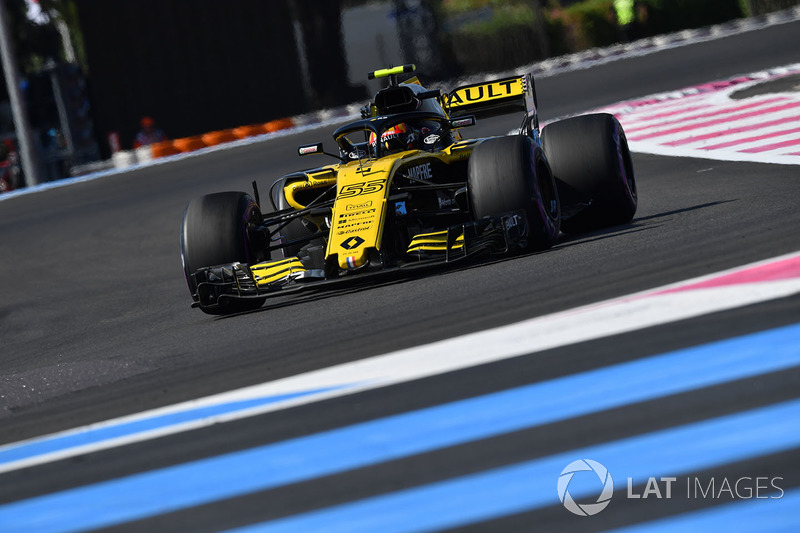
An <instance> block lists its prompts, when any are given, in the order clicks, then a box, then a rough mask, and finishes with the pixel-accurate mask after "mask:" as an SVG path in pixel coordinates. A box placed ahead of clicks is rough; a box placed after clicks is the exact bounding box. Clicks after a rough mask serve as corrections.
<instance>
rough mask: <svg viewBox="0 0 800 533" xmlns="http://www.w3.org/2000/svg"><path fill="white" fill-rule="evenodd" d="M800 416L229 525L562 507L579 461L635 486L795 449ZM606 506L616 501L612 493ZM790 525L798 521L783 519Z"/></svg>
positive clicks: (716, 427)
mask: <svg viewBox="0 0 800 533" xmlns="http://www.w3.org/2000/svg"><path fill="white" fill-rule="evenodd" d="M798 416H800V400H794V401H791V402H786V403H782V404H777V405H774V406H770V407H765V408H761V409H755V410H752V411H747V412H744V413H737V414H735V415H729V416H725V417H721V418H716V419H712V420H709V421H704V422H699V423H694V424H689V425H686V426H681V427H678V428H675V429H668V430H663V431H657V432H654V433H649V434H646V435H642V436H639V437H633V438H629V439H624V440H620V441H615V442H610V443H606V444H601V445H599V446H591V447H588V448H584V449H580V450H574V451H570V452H566V453H561V454H558V455H554V456H550V457H545V458H543V459H536V460H533V461H526V462H523V463H518V464H515V465H512V466H508V467H503V468H497V469H493V470H489V471H486V472H481V473H479V474H473V475H469V476H464V477H459V478H455V479H451V480H447V481H443V482H438V483H433V484H430V485H424V486H422V487H419V488H413V489H408V490H404V491H399V492H395V493H391V494H387V495H383V496H378V497H373V498H368V499H365V500H361V501H357V502H353V503H348V504H344V505H339V506H335V507H330V508H327V509H321V510H318V511H312V512H309V513H305V514H300V515H295V516H290V517H287V518H284V519H279V520H274V521H271V522H264V523H261V524H254V525H251V526H247V527H243V528H239V529H235V530H232V531H235V533H257V532H258V533H262V532H263V533H288V532H299V531H302V532H303V533H315V532H320V533H321V532H323V531H324V532H325V533H339V532H341V533H344V532H347V533H371V532H373V531H381V532H382V533H401V532H411V531H432V530H439V529H445V528H454V527H459V526H464V525H468V524H473V523H475V522H481V521H487V520H492V519H497V518H501V517H503V516H508V515H511V514H516V513H521V512H525V511H533V510H536V509H540V508H543V507H548V506H551V505H559V504H560V501H559V499H558V495H557V489H556V486H557V482H558V478H559V475H560V473H561V471H562V469H563V468H564V467H566V466H567V465H568V464H569V463H571V462H572V461H575V460H577V459H583V458H587V459H593V460H595V461H598V462H600V463H601V464H603V465H604V466H605V467H606V468H608V472H609V474H611V476H612V477H613V478H614V480H615V485H614V487H615V488H617V489H619V488H622V487H625V486H626V483H627V478H628V477H631V478H633V480H634V484H635V485H638V484H640V483H644V482H646V481H647V479H648V478H649V477H651V476H655V477H661V476H670V475H675V474H679V473H681V472H694V471H697V470H699V469H702V468H708V467H713V466H717V465H724V464H728V463H732V462H736V461H741V460H745V459H748V458H751V457H757V456H761V455H765V454H769V453H774V452H777V451H782V450H785V449H790V448H794V447H797V446H800V427H797V426H796V425H790V424H787V423H786V421H787V420H792V419H795V420H796V419H797V417H798ZM568 490H569V491H570V494H571V496H572V497H573V498H574V499H578V498H582V497H591V496H597V494H598V493H599V488H597V487H589V486H583V487H581V486H577V487H576V488H575V489H573V486H572V485H570V486H569V489H568ZM615 498H619V494H616V495H615ZM771 501H773V502H777V501H779V500H771ZM609 505H614V500H613V499H612V501H611V502H610V504H609ZM767 507H769V506H767ZM769 508H771V507H769ZM776 509H777V506H776ZM564 513H567V514H568V513H569V511H567V510H566V509H565V510H564ZM575 518H576V519H579V520H580V519H583V518H578V517H575ZM791 519H792V520H796V518H795V517H794V516H792V517H791ZM791 523H795V522H788V523H786V522H784V523H783V524H784V526H786V525H788V524H791ZM724 525H725V524H724V523H719V524H714V526H715V527H712V528H708V529H705V530H704V531H727V528H726V527H724ZM533 526H534V524H531V527H532V528H533ZM665 531H685V530H684V529H683V528H674V529H665Z"/></svg>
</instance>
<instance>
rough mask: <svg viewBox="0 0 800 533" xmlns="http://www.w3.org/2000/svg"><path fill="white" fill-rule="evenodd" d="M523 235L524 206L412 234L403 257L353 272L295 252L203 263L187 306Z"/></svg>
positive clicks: (320, 286)
mask: <svg viewBox="0 0 800 533" xmlns="http://www.w3.org/2000/svg"><path fill="white" fill-rule="evenodd" d="M527 235H528V224H527V218H526V215H525V213H524V211H519V212H514V213H509V214H506V215H502V216H498V217H486V218H484V219H482V220H479V221H477V222H468V223H465V224H458V225H455V226H450V227H449V228H447V229H445V230H441V231H437V232H432V233H424V234H419V235H416V236H414V238H413V239H412V240H411V243H410V244H409V247H408V250H407V253H406V255H405V258H404V260H403V261H399V262H397V264H396V265H395V266H391V267H386V266H385V265H382V264H380V265H375V264H372V265H369V267H370V268H368V269H360V270H359V271H357V272H352V271H351V272H348V271H344V270H341V269H335V270H334V269H331V268H328V269H327V274H326V270H323V269H315V268H309V267H308V266H306V265H304V264H303V262H302V261H301V260H300V259H299V258H297V257H291V258H287V259H281V260H275V261H265V262H262V263H257V264H254V265H246V264H244V263H231V264H225V265H217V266H211V267H204V268H201V269H199V270H198V271H196V272H195V273H193V274H192V277H193V278H194V281H195V284H196V287H197V293H196V295H195V296H196V300H195V302H194V303H193V304H192V307H203V308H215V307H218V306H220V305H224V303H225V300H226V299H232V300H238V299H256V298H261V299H263V298H267V297H271V296H278V295H284V294H289V293H293V292H299V291H307V290H324V289H326V288H330V287H332V286H337V287H338V286H341V285H343V284H347V283H355V282H357V281H359V280H374V279H375V278H376V277H381V276H389V275H392V274H397V273H401V272H407V271H409V270H417V269H422V268H431V267H436V266H442V265H449V264H452V263H456V262H460V261H463V260H465V259H468V258H472V257H477V256H485V255H498V254H505V253H508V252H510V251H513V250H515V249H519V250H524V249H525V247H526V245H527ZM331 272H334V274H333V275H331Z"/></svg>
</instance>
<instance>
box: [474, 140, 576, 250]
mask: <svg viewBox="0 0 800 533" xmlns="http://www.w3.org/2000/svg"><path fill="white" fill-rule="evenodd" d="M467 176H468V178H467V179H468V181H467V190H468V191H469V201H470V206H471V209H472V212H473V215H474V216H475V219H476V220H480V219H481V218H483V217H486V216H497V215H502V214H505V213H509V212H513V211H520V210H524V211H525V214H526V215H527V218H528V247H529V249H531V250H544V249H547V248H550V247H551V246H553V244H555V242H556V239H558V234H559V228H560V225H561V208H560V204H559V200H558V191H557V190H556V185H555V181H554V179H553V175H552V172H551V171H550V168H549V167H548V165H547V161H546V160H545V157H544V153H543V152H542V149H541V148H539V146H538V145H537V144H536V143H535V142H534V141H533V139H531V138H530V137H527V136H524V135H512V136H508V137H497V138H493V139H488V140H486V141H484V142H482V143H481V144H479V145H478V146H476V147H475V149H474V150H473V151H472V155H471V156H470V159H469V168H468V174H467Z"/></svg>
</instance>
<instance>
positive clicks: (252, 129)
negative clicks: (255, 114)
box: [231, 124, 267, 139]
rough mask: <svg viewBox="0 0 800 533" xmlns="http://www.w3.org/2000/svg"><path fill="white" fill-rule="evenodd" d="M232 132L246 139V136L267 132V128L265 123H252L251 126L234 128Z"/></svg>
mask: <svg viewBox="0 0 800 533" xmlns="http://www.w3.org/2000/svg"><path fill="white" fill-rule="evenodd" d="M231 132H232V133H233V134H234V135H235V136H236V137H237V138H239V139H244V138H245V137H254V136H256V135H262V134H264V133H267V129H266V128H265V127H264V124H251V125H250V126H239V127H238V128H233V129H232V130H231Z"/></svg>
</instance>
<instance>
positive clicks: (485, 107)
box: [442, 73, 539, 132]
mask: <svg viewBox="0 0 800 533" xmlns="http://www.w3.org/2000/svg"><path fill="white" fill-rule="evenodd" d="M442 101H443V102H442V103H443V105H444V108H445V111H447V114H448V115H449V116H451V117H459V116H463V115H475V116H476V117H478V118H481V117H493V116H497V115H505V114H508V113H518V112H520V111H522V112H524V113H525V120H524V122H523V129H527V130H528V132H530V130H532V129H535V130H538V129H539V117H538V112H537V101H536V87H535V85H534V82H533V76H532V75H531V74H530V73H527V74H524V75H522V76H512V77H510V78H503V79H500V80H494V81H485V82H482V83H474V84H472V85H464V86H462V87H457V88H456V89H453V90H452V91H451V92H449V93H448V94H445V95H443V96H442Z"/></svg>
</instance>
